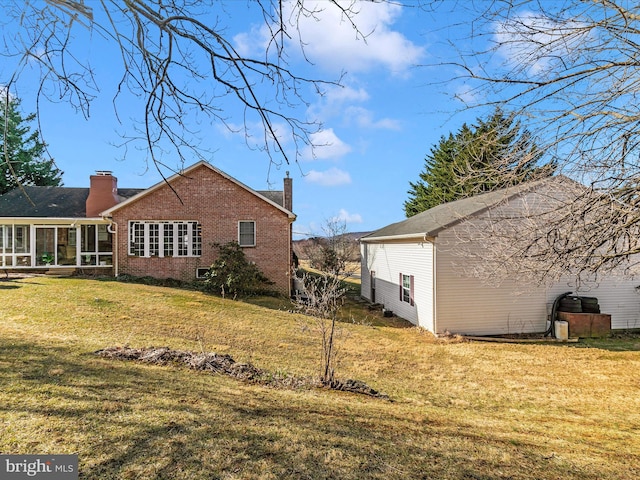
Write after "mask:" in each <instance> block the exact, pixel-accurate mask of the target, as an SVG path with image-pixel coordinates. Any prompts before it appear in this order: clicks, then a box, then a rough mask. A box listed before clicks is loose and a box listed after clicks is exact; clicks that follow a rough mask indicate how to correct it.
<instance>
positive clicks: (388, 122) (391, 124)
mask: <svg viewBox="0 0 640 480" xmlns="http://www.w3.org/2000/svg"><path fill="white" fill-rule="evenodd" d="M344 114H345V117H347V118H348V119H350V120H351V121H352V122H353V123H355V124H356V125H358V126H359V127H361V128H374V129H382V130H400V122H399V121H398V120H393V119H391V118H382V119H379V120H375V119H374V118H373V112H372V111H371V110H367V109H366V108H363V107H348V108H347V109H346V111H345V113H344Z"/></svg>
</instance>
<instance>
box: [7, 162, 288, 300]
mask: <svg viewBox="0 0 640 480" xmlns="http://www.w3.org/2000/svg"><path fill="white" fill-rule="evenodd" d="M19 190H20V189H16V190H14V191H12V192H9V193H7V194H5V195H3V196H2V197H0V268H2V269H5V270H29V269H31V270H33V269H34V268H38V269H43V268H46V269H50V270H51V271H55V270H56V269H62V268H66V269H69V268H73V269H75V270H78V271H87V270H94V271H99V272H102V273H104V274H112V275H120V274H130V275H135V276H146V275H149V276H153V277H156V278H176V279H180V280H190V279H195V278H197V277H200V276H202V275H203V274H204V272H205V271H206V270H207V269H208V267H209V266H210V265H211V263H212V262H213V261H214V260H215V257H216V253H217V250H216V249H215V248H214V244H216V243H218V244H224V243H228V242H230V241H237V242H238V243H239V244H240V246H241V247H242V248H243V251H244V252H245V255H246V256H247V258H248V260H249V261H252V262H255V264H256V265H257V266H258V268H260V270H261V271H262V272H263V273H264V274H265V275H266V276H267V277H268V278H270V279H271V280H272V281H273V282H274V283H275V288H277V290H278V291H279V292H281V293H283V294H289V293H290V288H291V287H290V283H291V276H290V272H291V267H292V257H293V253H292V241H291V239H292V223H293V221H294V220H295V215H294V214H293V212H292V193H293V192H292V180H291V179H290V178H285V179H284V189H283V190H282V191H256V190H253V189H251V188H249V187H247V186H246V185H244V184H242V183H241V182H239V181H238V180H236V179H234V178H233V177H231V176H229V175H227V174H226V173H224V172H222V171H220V170H218V169H217V168H215V167H213V166H211V165H210V164H208V163H206V162H204V161H201V162H198V163H196V164H195V165H192V166H191V167H188V168H186V169H185V170H184V171H182V172H180V174H176V175H173V176H172V177H170V178H168V179H167V180H166V181H162V182H160V183H158V184H156V185H154V186H152V187H150V188H148V189H145V190H141V189H119V188H118V186H117V179H116V177H114V176H113V175H111V173H110V172H98V174H97V175H92V176H91V187H90V188H89V189H70V188H64V187H26V190H25V192H26V193H27V195H28V197H29V199H31V200H33V199H34V197H37V199H38V201H37V202H36V201H34V202H33V203H35V204H36V206H31V202H29V201H28V200H29V199H27V198H26V197H25V195H24V193H25V192H22V191H19ZM83 198H84V204H83V205H82V201H81V200H82V199H83ZM29 207H31V208H29ZM45 260H47V261H46V262H45Z"/></svg>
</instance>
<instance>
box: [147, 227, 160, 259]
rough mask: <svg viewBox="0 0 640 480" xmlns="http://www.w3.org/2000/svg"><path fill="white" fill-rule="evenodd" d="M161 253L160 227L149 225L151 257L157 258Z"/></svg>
mask: <svg viewBox="0 0 640 480" xmlns="http://www.w3.org/2000/svg"><path fill="white" fill-rule="evenodd" d="M159 252H160V225H159V224H157V223H150V224H149V255H151V256H153V257H157V256H158V254H159Z"/></svg>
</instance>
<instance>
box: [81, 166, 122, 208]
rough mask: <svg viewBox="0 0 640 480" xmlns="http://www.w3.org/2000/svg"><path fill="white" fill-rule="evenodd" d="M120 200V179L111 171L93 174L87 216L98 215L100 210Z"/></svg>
mask: <svg viewBox="0 0 640 480" xmlns="http://www.w3.org/2000/svg"><path fill="white" fill-rule="evenodd" d="M119 202H120V200H119V199H118V179H117V178H116V177H114V176H113V175H111V172H107V171H98V172H96V174H95V175H91V177H90V184H89V196H88V197H87V203H86V215H87V217H97V216H98V215H99V214H100V212H103V211H105V210H106V209H107V208H111V207H113V206H114V205H116V204H117V203H119Z"/></svg>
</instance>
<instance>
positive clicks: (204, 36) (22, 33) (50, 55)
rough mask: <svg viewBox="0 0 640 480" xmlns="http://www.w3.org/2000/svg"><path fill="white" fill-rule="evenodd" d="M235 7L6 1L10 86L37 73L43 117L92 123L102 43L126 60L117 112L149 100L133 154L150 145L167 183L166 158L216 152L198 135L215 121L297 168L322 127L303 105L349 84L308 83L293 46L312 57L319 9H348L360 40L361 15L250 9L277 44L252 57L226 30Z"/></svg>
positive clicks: (133, 0) (283, 7)
mask: <svg viewBox="0 0 640 480" xmlns="http://www.w3.org/2000/svg"><path fill="white" fill-rule="evenodd" d="M231 3H233V2H225V1H224V0H210V1H201V0H197V1H196V0H154V1H152V0H121V1H118V0H103V1H100V2H85V1H84V0H46V2H31V1H26V2H25V1H23V0H15V1H13V2H5V3H4V5H3V13H4V25H3V45H2V47H1V48H0V54H2V56H3V57H4V59H5V61H6V62H5V72H9V73H8V74H7V75H8V76H7V77H6V78H1V79H0V82H2V83H4V86H5V87H6V89H7V91H9V90H11V91H17V90H19V87H20V86H21V85H22V83H23V82H26V81H27V80H30V81H32V80H33V76H34V75H35V76H37V81H38V84H39V87H38V97H37V98H38V100H37V103H38V105H37V106H36V108H34V109H35V110H37V112H38V113H39V105H40V103H41V102H43V101H45V100H50V101H54V102H65V103H68V104H70V105H71V106H72V107H74V108H75V109H77V110H78V111H79V112H81V113H82V114H83V115H84V116H85V117H88V116H89V114H90V106H91V103H92V100H94V99H95V98H96V96H98V95H99V94H101V89H100V85H101V84H103V83H104V79H100V78H97V77H96V73H95V70H94V69H93V67H92V62H91V58H85V57H84V56H83V53H82V52H84V51H85V49H84V48H83V47H84V44H85V43H86V42H91V41H92V40H93V39H100V40H101V41H106V42H107V43H108V44H110V45H115V46H116V51H117V52H118V53H119V58H120V61H119V73H117V72H116V74H117V75H119V80H118V81H117V85H116V86H115V87H114V93H113V95H114V96H113V102H114V108H115V110H116V114H118V102H119V101H125V102H126V101H130V100H131V99H132V98H137V99H142V104H143V106H142V111H141V112H140V115H139V116H138V117H137V118H136V119H134V120H136V121H137V124H136V125H137V127H136V128H135V130H134V131H131V130H128V129H127V130H126V132H125V134H124V135H123V145H124V146H125V147H126V146H128V145H131V144H135V145H136V146H140V145H139V142H142V148H144V149H145V150H147V151H148V152H149V155H150V159H151V160H152V162H153V164H154V165H155V166H156V168H158V170H159V171H160V173H162V170H163V168H162V167H164V168H169V169H172V168H171V167H170V166H168V165H167V163H165V162H166V161H167V160H166V159H167V158H168V157H169V158H171V161H172V164H173V165H175V162H176V161H180V162H182V161H184V159H185V156H186V155H187V154H188V153H189V152H195V153H196V154H197V155H198V156H203V155H204V154H205V153H206V152H203V151H201V150H199V148H198V147H197V145H198V144H199V143H200V142H199V141H198V139H199V137H200V136H201V135H203V133H202V132H199V131H197V130H194V129H193V128H194V127H193V126H194V125H203V124H204V125H208V124H211V123H217V124H221V125H224V126H226V127H227V128H228V129H230V130H233V131H236V130H240V131H244V133H245V136H246V139H247V143H248V144H249V146H251V147H253V148H260V149H262V150H264V151H265V152H266V154H267V155H268V156H269V158H270V159H271V161H272V162H275V163H277V164H279V163H281V162H286V163H290V162H292V161H296V160H297V155H298V152H299V151H300V149H301V147H302V146H305V145H310V144H311V143H312V142H311V137H310V135H311V134H312V133H314V132H315V131H316V130H317V129H318V127H319V125H317V124H315V123H314V122H313V121H308V120H306V119H305V116H304V114H303V113H302V112H301V111H300V110H301V109H304V108H305V107H306V105H307V101H306V100H305V96H306V95H307V94H308V93H309V92H314V91H318V90H321V89H322V87H323V86H327V85H329V84H335V82H338V81H339V79H336V80H335V82H334V81H328V82H327V81H324V80H322V79H316V78H312V77H309V76H306V75H305V74H298V73H297V72H296V71H293V70H292V69H290V67H289V65H288V64H287V58H288V57H287V48H288V47H289V46H291V45H292V44H298V45H299V47H300V48H302V49H303V48H304V43H303V41H304V40H303V38H302V37H301V32H300V30H299V28H298V25H299V23H298V22H299V21H300V20H301V18H303V17H314V16H316V15H318V13H319V9H321V8H322V9H324V8H336V9H339V11H340V12H341V15H342V20H346V21H348V22H351V24H352V25H353V27H354V28H355V29H356V31H357V28H356V26H355V23H354V18H355V15H356V14H357V8H356V6H355V4H354V3H351V4H349V3H347V4H343V3H342V2H338V1H337V0H331V1H329V2H326V3H323V4H315V6H313V7H310V6H309V5H308V4H309V2H305V1H304V0H298V1H296V2H285V1H284V0H281V1H279V0H256V1H253V2H247V4H246V8H247V15H251V14H253V15H254V17H255V16H257V17H258V18H261V19H262V21H263V23H264V26H265V27H266V30H265V31H266V32H267V33H266V37H267V38H266V39H265V42H264V47H263V51H262V52H261V53H258V54H256V55H246V54H243V53H242V52H241V51H239V49H237V48H236V46H235V43H234V39H233V38H232V37H231V34H229V33H228V30H227V27H228V26H227V25H226V23H225V21H226V20H228V15H229V13H228V12H227V7H229V6H230V4H231ZM291 40H293V41H294V43H292V42H291ZM296 40H298V42H296ZM9 65H12V66H13V70H10V69H9V70H8V67H7V66H9ZM18 94H19V92H18ZM228 102H231V103H228ZM233 104H235V105H240V106H241V107H242V109H243V114H241V116H240V118H237V119H236V118H233V117H230V114H229V108H225V106H226V105H233ZM121 120H123V119H121ZM126 121H128V119H126ZM256 123H257V124H259V125H261V128H260V134H259V135H261V138H259V139H254V138H253V135H254V132H253V131H252V127H251V125H253V124H256ZM126 127H128V125H126ZM40 130H41V131H42V127H41V128H40ZM285 144H286V145H285ZM288 145H293V147H292V148H291V149H290V150H289V151H294V152H295V153H294V154H293V156H291V155H290V154H288V153H287V148H286V146H288ZM174 168H175V167H174Z"/></svg>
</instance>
